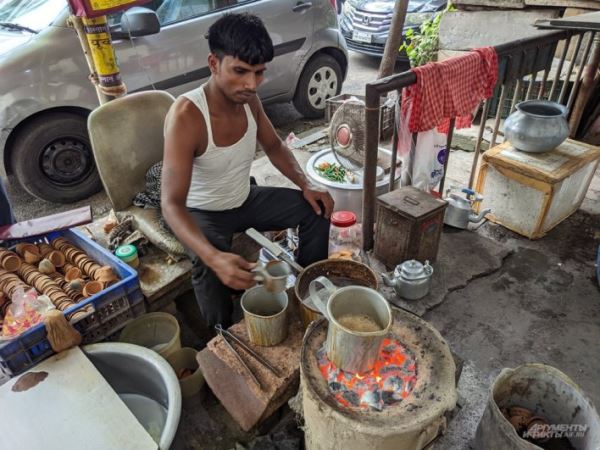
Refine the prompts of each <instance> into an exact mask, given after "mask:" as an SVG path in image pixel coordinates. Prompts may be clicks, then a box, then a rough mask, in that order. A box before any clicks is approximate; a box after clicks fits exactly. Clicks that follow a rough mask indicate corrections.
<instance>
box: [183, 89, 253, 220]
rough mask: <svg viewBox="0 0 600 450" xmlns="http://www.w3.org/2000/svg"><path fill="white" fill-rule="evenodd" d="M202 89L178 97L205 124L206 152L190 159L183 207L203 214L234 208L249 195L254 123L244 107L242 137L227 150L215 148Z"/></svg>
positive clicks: (208, 112)
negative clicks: (192, 108)
mask: <svg viewBox="0 0 600 450" xmlns="http://www.w3.org/2000/svg"><path fill="white" fill-rule="evenodd" d="M204 86H205V85H202V86H200V87H199V88H197V89H194V90H192V91H189V92H186V93H185V94H182V95H183V96H184V97H186V98H187V99H188V100H190V101H191V102H192V103H194V105H196V107H197V108H198V109H199V110H200V112H201V113H202V115H203V116H204V121H205V122H206V130H207V133H208V142H207V145H206V151H205V152H204V153H203V154H202V155H201V156H197V157H195V158H194V161H193V166H192V179H191V182H190V189H189V191H188V195H187V200H186V206H187V207H188V208H196V209H202V210H206V211H224V210H227V209H233V208H237V207H239V206H241V205H242V203H244V201H245V200H246V198H248V194H249V193H250V168H251V166H252V161H253V160H254V155H255V153H256V131H257V126H256V121H255V120H254V116H253V115H252V111H251V110H250V106H249V105H248V104H245V105H244V110H245V111H246V119H247V122H248V127H247V129H246V133H245V134H244V136H242V138H241V139H240V140H239V141H237V142H236V143H235V144H233V145H230V146H229V147H217V146H216V145H215V143H214V141H213V134H212V128H211V126H210V111H209V110H208V103H207V102H206V94H205V92H204Z"/></svg>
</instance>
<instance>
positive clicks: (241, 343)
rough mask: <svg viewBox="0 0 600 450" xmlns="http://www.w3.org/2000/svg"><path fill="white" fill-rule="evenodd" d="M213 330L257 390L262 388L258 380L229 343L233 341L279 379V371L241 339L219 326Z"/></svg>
mask: <svg viewBox="0 0 600 450" xmlns="http://www.w3.org/2000/svg"><path fill="white" fill-rule="evenodd" d="M215 330H216V331H217V333H218V334H219V336H221V337H222V338H223V341H224V342H225V344H226V345H227V347H229V350H231V352H232V353H233V354H234V355H235V357H236V358H237V360H238V361H239V362H240V364H241V365H242V366H243V367H244V369H245V370H246V372H248V374H249V375H250V377H252V380H253V381H254V382H255V383H256V385H257V386H258V387H259V389H261V390H262V388H263V387H262V385H261V384H260V381H259V380H258V378H257V377H256V375H255V374H254V372H252V369H250V367H249V366H248V364H246V363H245V362H244V360H243V359H242V357H241V356H240V354H239V353H238V352H237V351H236V349H235V348H234V347H233V345H231V342H230V341H233V342H235V343H236V344H237V345H239V346H240V347H241V348H242V349H244V350H245V351H246V352H247V353H248V354H249V355H251V356H252V357H254V359H256V360H257V361H258V362H259V363H260V364H262V365H263V366H265V367H266V368H267V369H269V371H271V373H273V375H275V376H276V377H277V378H281V375H280V374H279V371H278V370H277V369H276V368H275V367H273V366H272V365H271V364H270V363H269V361H267V360H266V359H265V358H263V357H262V356H260V355H259V354H258V353H256V352H255V351H254V350H252V349H251V348H250V347H249V346H248V345H247V344H245V343H244V341H242V340H241V339H239V338H238V337H237V336H236V335H235V334H233V333H231V332H229V331H227V330H225V329H223V327H222V326H221V325H220V324H217V325H215Z"/></svg>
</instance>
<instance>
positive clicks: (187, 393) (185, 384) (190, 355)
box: [168, 347, 204, 397]
mask: <svg viewBox="0 0 600 450" xmlns="http://www.w3.org/2000/svg"><path fill="white" fill-rule="evenodd" d="M197 354H198V351H197V350H196V349H193V348H190V347H183V348H180V349H179V350H177V351H175V352H174V353H173V354H172V355H171V356H169V359H168V361H169V364H171V367H172V368H173V370H174V371H175V375H177V374H179V372H180V371H181V370H183V369H191V370H192V371H193V373H192V374H191V375H189V376H187V377H185V378H181V379H179V386H180V387H181V395H182V396H183V397H193V396H194V395H196V394H197V393H198V392H200V390H201V389H202V387H203V386H204V376H203V375H202V371H201V370H200V367H199V366H198V361H197V360H196V355H197Z"/></svg>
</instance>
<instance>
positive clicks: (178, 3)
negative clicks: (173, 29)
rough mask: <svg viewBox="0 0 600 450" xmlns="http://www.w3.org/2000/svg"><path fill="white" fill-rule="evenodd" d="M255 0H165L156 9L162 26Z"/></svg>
mask: <svg viewBox="0 0 600 450" xmlns="http://www.w3.org/2000/svg"><path fill="white" fill-rule="evenodd" d="M253 1H255V0H164V1H163V2H162V4H161V5H160V7H159V8H158V9H157V10H156V14H157V15H158V20H159V21H160V24H161V26H164V25H169V24H171V23H176V22H181V21H183V20H188V19H191V18H194V17H199V16H203V15H205V14H210V13H212V12H215V11H220V10H224V9H227V8H231V7H234V6H238V5H242V4H244V3H251V2H253Z"/></svg>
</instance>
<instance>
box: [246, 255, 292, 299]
mask: <svg viewBox="0 0 600 450" xmlns="http://www.w3.org/2000/svg"><path fill="white" fill-rule="evenodd" d="M253 272H255V273H256V274H257V275H256V276H255V277H254V279H255V280H256V281H258V282H262V283H263V284H264V286H265V288H266V289H267V291H269V292H274V293H277V292H283V291H285V288H286V286H287V280H288V277H289V276H290V275H291V273H292V269H291V268H290V266H289V265H288V264H287V263H286V262H284V261H279V260H274V261H269V262H268V263H266V264H265V263H263V262H262V261H259V262H258V263H257V266H256V267H255V268H254V269H253Z"/></svg>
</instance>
